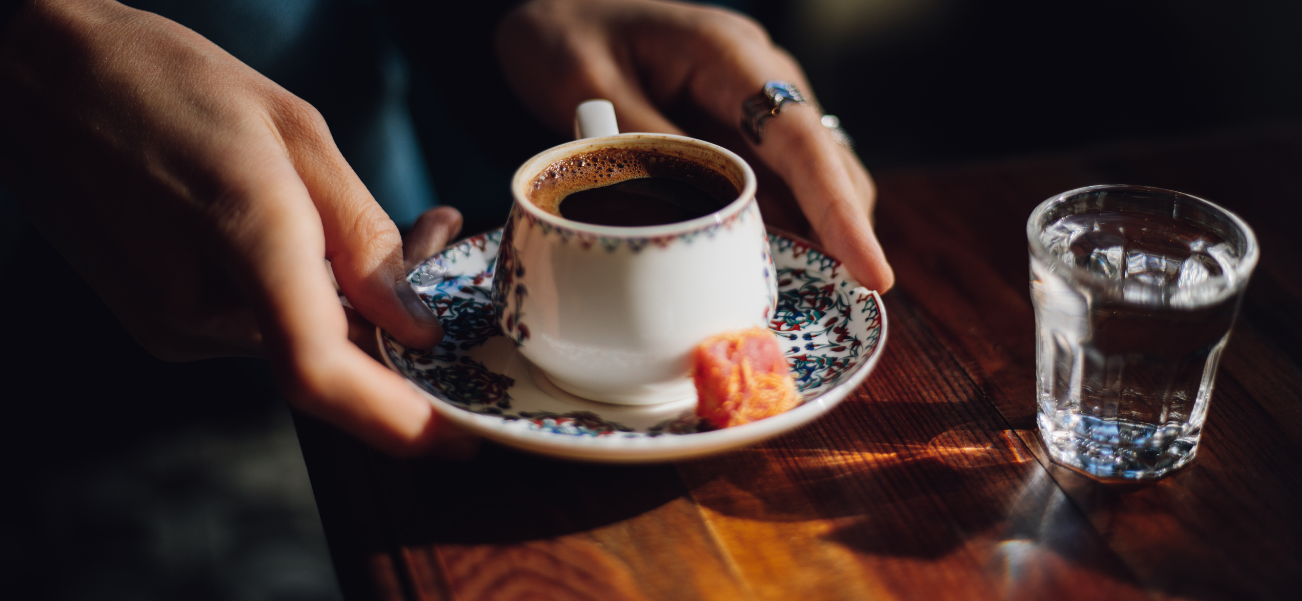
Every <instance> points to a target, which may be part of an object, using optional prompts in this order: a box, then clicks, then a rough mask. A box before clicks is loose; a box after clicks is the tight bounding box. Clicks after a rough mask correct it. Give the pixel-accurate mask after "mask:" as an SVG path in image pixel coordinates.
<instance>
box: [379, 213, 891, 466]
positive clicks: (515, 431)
mask: <svg viewBox="0 0 1302 601" xmlns="http://www.w3.org/2000/svg"><path fill="white" fill-rule="evenodd" d="M767 229H768V232H769V234H770V236H775V237H777V238H778V239H785V240H783V241H784V242H787V243H788V244H790V243H795V244H797V245H800V246H802V247H803V248H805V249H812V250H814V251H816V252H818V253H821V254H822V255H823V256H824V257H827V258H828V259H831V261H832V262H833V263H834V264H835V266H834V267H833V268H832V271H833V274H835V272H836V271H837V270H838V268H839V266H840V262H839V261H836V260H835V259H833V258H831V257H830V255H827V254H826V252H824V251H822V249H821V248H820V247H819V246H818V245H816V244H814V243H812V242H809V241H806V240H804V239H802V238H800V237H798V236H794V235H792V234H790V233H787V232H785V231H782V230H779V229H776V228H773V227H769V228H767ZM500 231H501V228H496V229H494V230H490V231H489V232H485V233H483V234H479V235H478V236H471V237H469V238H466V239H464V240H462V241H459V242H458V243H456V244H453V245H450V246H449V247H448V248H447V249H445V250H443V251H441V252H440V253H438V254H436V255H434V256H433V257H431V258H430V259H428V260H427V261H426V263H429V262H430V261H434V260H435V259H437V258H439V257H442V256H444V255H445V254H447V253H451V252H453V249H457V248H460V247H461V246H463V245H464V243H466V242H468V241H473V240H476V239H478V238H480V237H484V236H489V235H491V234H493V233H496V232H500ZM480 251H481V253H484V252H486V251H484V250H483V248H482V247H481V248H480ZM462 252H465V251H464V250H463V251H462ZM775 255H776V253H775ZM774 258H775V259H776V258H777V256H775V257H774ZM492 259H493V257H485V260H486V262H489V263H490V264H491V260H492ZM417 269H419V267H418V268H417ZM413 273H415V271H413ZM833 277H838V276H835V275H833ZM838 281H840V282H841V285H842V286H846V285H850V284H853V286H852V287H851V291H852V292H853V291H854V290H863V292H866V293H867V294H868V295H870V296H871V298H872V301H873V303H874V305H875V307H876V309H877V311H878V313H879V318H878V319H879V325H878V326H877V330H878V333H877V339H876V342H875V344H874V345H873V346H872V348H871V350H870V352H869V354H868V355H867V356H865V357H863V359H862V361H861V362H859V364H858V365H856V366H854V367H853V368H852V372H851V373H849V374H845V376H844V378H843V379H841V380H840V381H839V382H836V383H835V384H833V385H832V386H830V387H829V388H828V389H827V390H823V391H821V392H818V394H817V395H816V396H812V397H810V398H807V400H806V401H805V403H804V404H802V405H801V406H799V407H796V408H794V409H792V410H790V411H787V412H785V413H783V414H781V415H777V416H773V417H770V418H767V419H764V420H760V421H757V422H753V423H750V424H746V425H743V426H735V427H732V428H727V429H722V430H710V431H703V432H691V433H686V434H677V435H673V436H659V437H654V438H650V437H648V438H621V437H592V436H572V435H567V434H557V433H553V432H549V431H545V430H532V429H521V428H514V427H508V424H509V423H510V421H509V420H507V419H504V418H503V417H501V416H497V415H485V414H481V413H474V412H471V411H468V410H466V409H463V408H461V407H458V406H457V405H454V404H452V402H450V401H449V400H445V399H442V398H439V397H438V396H436V395H434V394H432V393H430V392H429V391H428V390H425V389H424V388H423V387H421V386H420V385H419V384H418V383H417V382H415V381H414V380H413V379H412V377H411V376H409V375H408V374H407V373H405V372H404V371H403V370H402V369H400V368H399V367H398V366H397V365H395V363H394V361H393V359H392V358H391V357H390V356H389V352H388V351H387V347H386V340H385V338H386V336H387V334H386V333H385V332H384V331H383V330H382V329H381V328H379V327H377V328H376V341H377V343H378V344H379V348H380V356H381V357H382V359H383V361H384V363H385V365H387V366H388V367H389V369H391V370H393V371H394V372H396V373H398V375H400V376H402V377H403V379H404V380H406V381H407V384H408V385H409V386H411V387H412V388H413V389H414V390H416V391H417V392H418V393H419V394H421V395H422V396H424V397H425V398H426V399H428V400H429V401H430V402H431V404H432V405H433V406H434V409H435V410H436V411H438V413H439V414H440V415H441V416H443V417H445V418H447V419H450V420H452V421H453V422H454V423H456V424H458V425H460V426H462V427H464V428H466V429H467V430H469V431H471V432H474V433H476V434H479V435H481V436H484V437H485V438H488V439H490V440H493V441H495V442H498V443H501V444H505V445H507V446H510V447H514V448H517V449H520V450H525V451H530V452H534V453H538V454H542V455H547V456H551V457H556V458H562V459H571V460H579V461H586V462H598V463H651V462H659V461H669V460H677V459H688V458H692V457H699V456H703V455H709V454H714V453H719V452H723V451H727V450H731V449H735V448H738V447H742V446H747V445H752V444H756V443H759V442H761V441H763V440H766V439H768V438H772V437H774V436H778V435H780V434H783V433H786V432H788V431H790V430H794V429H796V428H798V427H800V426H803V425H805V424H807V423H809V422H811V421H813V420H815V419H817V418H818V417H820V416H822V415H824V414H826V413H827V412H829V411H831V410H832V408H834V407H835V406H836V405H837V404H839V403H840V402H841V401H842V400H844V399H845V397H846V396H848V395H849V394H850V393H851V392H852V391H854V390H855V389H857V388H858V387H859V385H860V384H862V383H863V381H864V380H865V379H866V378H867V377H868V375H869V374H870V373H871V372H872V371H873V369H874V368H875V367H876V365H877V362H878V360H879V359H880V358H881V355H882V351H883V349H884V347H885V345H886V339H887V331H888V320H887V316H886V310H885V307H884V306H883V304H882V300H881V296H880V295H879V294H878V293H877V292H876V291H873V290H866V289H862V288H861V287H858V284H857V282H854V281H853V280H851V279H849V278H848V277H838ZM499 336H500V334H499ZM529 384H530V385H532V386H534V387H536V388H538V389H544V388H545V387H543V386H538V385H537V384H533V383H529ZM544 394H547V393H546V392H544ZM598 404H599V403H598ZM610 407H611V408H612V409H624V408H626V407H624V406H619V405H612V406H610Z"/></svg>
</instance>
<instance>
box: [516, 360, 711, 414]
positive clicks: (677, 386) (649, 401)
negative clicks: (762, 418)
mask: <svg viewBox="0 0 1302 601" xmlns="http://www.w3.org/2000/svg"><path fill="white" fill-rule="evenodd" d="M529 374H530V375H531V376H532V377H533V381H534V383H535V384H537V385H538V387H539V388H542V389H544V390H546V389H548V388H555V389H557V390H560V391H561V392H564V393H566V394H570V395H573V396H576V397H579V398H580V399H583V400H585V401H593V402H597V403H606V404H610V405H659V404H662V403H672V402H675V401H682V400H685V399H689V398H696V385H695V384H693V383H692V380H691V379H689V378H686V377H684V378H683V381H682V382H681V383H679V382H673V383H669V384H661V385H644V386H639V387H636V388H634V389H630V390H621V391H618V392H611V391H597V390H591V389H588V388H584V387H582V386H576V385H574V384H573V383H571V382H567V381H565V380H563V379H561V378H557V377H554V376H551V375H548V374H547V373H546V372H544V371H543V370H542V369H539V367H538V366H537V365H534V364H532V363H530V365H529Z"/></svg>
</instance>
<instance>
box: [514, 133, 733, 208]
mask: <svg viewBox="0 0 1302 601" xmlns="http://www.w3.org/2000/svg"><path fill="white" fill-rule="evenodd" d="M738 194H739V192H738V189H737V187H736V186H734V185H733V183H732V182H731V181H730V180H729V179H728V178H727V177H725V176H724V175H723V174H721V173H719V172H717V171H715V170H714V169H712V168H711V167H709V166H706V165H703V164H701V163H698V162H696V161H693V160H691V159H687V158H683V157H680V156H676V155H672V154H667V153H661V152H657V151H648V150H633V149H622V148H621V149H605V150H600V151H596V152H591V153H585V154H581V155H576V156H573V157H569V158H567V159H565V160H562V161H557V162H556V163H553V164H551V165H549V166H548V167H547V169H545V170H543V172H542V173H540V174H539V175H538V177H537V178H535V179H534V182H533V190H532V192H531V193H530V195H529V200H530V201H531V202H532V203H533V204H534V205H535V206H537V207H538V208H540V209H542V210H544V211H547V212H549V213H551V214H553V215H558V216H561V217H564V218H566V219H570V220H572V221H578V222H582V223H592V224H596V225H610V226H617V227H639V226H650V225H663V224H669V223H678V222H681V221H687V220H690V219H695V218H697V217H702V216H704V215H709V214H710V213H713V212H715V211H717V210H719V209H721V208H723V207H725V206H727V204H728V203H730V202H732V201H733V200H735V199H736V198H737V196H738Z"/></svg>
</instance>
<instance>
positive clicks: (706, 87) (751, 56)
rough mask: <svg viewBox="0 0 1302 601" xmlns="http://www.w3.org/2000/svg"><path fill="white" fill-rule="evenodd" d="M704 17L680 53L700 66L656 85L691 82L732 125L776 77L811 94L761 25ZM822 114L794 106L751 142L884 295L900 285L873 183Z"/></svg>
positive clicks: (717, 14)
mask: <svg viewBox="0 0 1302 601" xmlns="http://www.w3.org/2000/svg"><path fill="white" fill-rule="evenodd" d="M700 15H701V17H700V18H701V19H702V21H703V22H706V24H705V25H701V26H698V27H697V31H699V32H701V34H700V36H699V38H698V39H697V40H696V42H694V43H693V44H686V45H684V49H683V50H680V51H679V52H680V54H679V57H680V60H681V61H685V62H687V63H689V64H692V65H694V67H692V69H691V71H690V72H689V73H687V74H686V75H685V76H683V75H679V72H680V71H681V69H667V70H666V71H665V72H666V73H668V74H669V75H667V76H666V77H669V78H671V79H668V80H663V81H659V80H656V79H655V78H652V82H651V85H653V86H660V87H663V88H666V89H673V88H674V87H675V85H676V82H674V81H672V78H676V77H684V78H685V81H686V83H685V84H684V85H685V86H686V89H687V92H688V94H690V96H691V98H692V99H693V100H694V101H695V102H697V103H698V104H699V105H700V106H702V107H703V108H704V109H705V110H706V111H708V112H709V113H710V114H711V115H712V116H713V117H714V118H715V119H717V120H719V121H720V122H721V123H725V124H730V125H732V126H733V127H737V125H736V124H739V123H740V122H741V118H742V105H743V103H744V102H745V100H746V99H747V98H748V97H749V96H751V95H753V94H755V93H756V92H758V91H760V90H761V89H762V87H763V85H764V83H765V82H767V81H769V80H774V79H777V80H784V81H790V82H793V83H795V84H796V85H797V86H798V87H799V88H800V89H801V90H802V91H803V92H805V93H806V94H810V93H812V90H811V89H810V86H809V84H808V82H807V81H806V80H805V77H804V74H803V73H802V72H801V70H800V67H799V65H798V64H797V63H796V62H795V61H794V60H793V59H792V58H791V57H790V56H788V55H787V54H786V53H784V52H782V51H780V50H779V49H777V48H776V47H774V46H773V45H772V43H771V42H770V41H769V39H768V36H767V35H766V34H765V33H764V32H763V30H762V29H760V28H758V26H756V25H755V24H754V23H752V22H750V21H748V20H746V19H744V18H741V17H739V16H737V15H735V14H731V13H727V12H724V11H720V10H717V9H712V10H711V11H709V12H702V13H700ZM643 46H644V47H645V48H650V49H655V48H656V47H657V46H653V45H649V44H643ZM661 50H663V48H662V49H661ZM645 51H647V50H643V52H645ZM644 60H654V59H653V58H651V57H646V58H645V59H644ZM811 99H812V96H811ZM820 117H821V115H819V114H818V111H817V110H816V109H814V108H813V107H811V106H791V105H788V106H786V107H784V109H783V111H782V113H781V114H780V115H778V116H777V117H775V118H773V119H771V120H770V121H769V122H768V124H767V127H766V130H765V134H766V135H765V139H764V141H763V143H761V144H758V145H756V144H753V143H750V142H748V144H749V145H750V150H751V151H752V152H753V153H754V154H755V156H757V157H758V158H759V159H760V160H761V161H762V162H763V163H764V164H765V165H767V166H768V167H769V168H770V169H772V170H773V171H774V172H776V173H777V174H778V175H779V176H780V177H781V178H782V180H783V181H785V182H786V183H787V185H788V187H790V189H791V191H792V193H793V194H794V195H795V198H796V201H797V203H798V204H799V205H800V208H801V210H802V212H803V213H804V214H805V216H806V217H807V218H808V220H809V222H810V225H811V226H812V227H813V229H814V230H815V231H816V232H817V233H818V234H819V237H820V238H822V241H823V243H824V245H825V247H826V248H827V249H828V251H829V252H831V253H833V254H834V255H836V256H837V257H838V258H839V259H841V261H842V262H843V263H844V264H845V266H846V269H847V270H848V271H849V272H850V274H851V276H853V277H854V278H855V279H856V280H858V281H859V282H860V283H861V284H863V285H864V286H867V287H869V288H871V289H875V290H879V291H885V290H886V289H888V288H890V286H891V285H893V283H894V274H893V272H892V271H891V269H890V265H889V264H888V263H887V262H886V257H885V254H884V253H883V252H882V250H881V245H880V244H879V243H878V241H877V237H876V234H875V233H874V232H873V230H872V223H871V220H870V217H869V216H870V214H871V210H872V207H873V204H874V202H875V200H876V190H875V188H874V187H873V185H872V179H871V177H870V176H869V175H868V172H867V171H866V170H865V169H863V166H862V165H861V164H860V163H859V161H858V159H856V158H855V157H854V156H853V153H851V152H850V151H848V150H847V149H846V148H844V147H842V146H841V145H839V144H837V143H836V141H835V140H834V139H833V138H832V136H831V134H830V132H829V131H827V129H826V128H825V127H823V126H822V124H821V122H820V121H819V118H820Z"/></svg>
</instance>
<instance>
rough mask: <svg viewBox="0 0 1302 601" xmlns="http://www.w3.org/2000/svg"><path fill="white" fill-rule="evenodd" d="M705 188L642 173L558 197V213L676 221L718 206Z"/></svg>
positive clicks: (619, 220)
mask: <svg viewBox="0 0 1302 601" xmlns="http://www.w3.org/2000/svg"><path fill="white" fill-rule="evenodd" d="M723 206H724V205H723V203H721V202H719V201H718V200H715V198H714V197H712V196H710V195H709V194H707V193H706V192H705V191H704V190H702V189H700V188H697V187H696V186H693V185H692V184H689V183H687V182H683V181H679V180H676V179H669V178H667V177H642V178H637V179H629V180H624V181H622V182H616V183H614V184H610V185H609V186H601V187H599V188H589V189H587V190H580V191H578V192H572V193H570V194H569V195H568V196H566V197H565V198H563V199H562V200H561V206H560V209H561V217H564V218H566V219H570V220H573V221H581V222H583V223H593V224H597V225H614V226H622V227H638V226H647V225H663V224H666V223H678V222H680V221H687V220H690V219H696V218H697V217H704V216H705V215H709V214H710V213H713V212H715V211H717V210H719V209H721V208H723Z"/></svg>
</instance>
